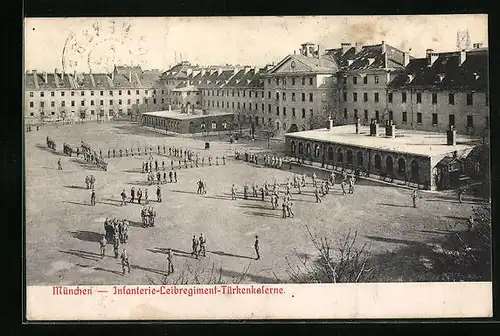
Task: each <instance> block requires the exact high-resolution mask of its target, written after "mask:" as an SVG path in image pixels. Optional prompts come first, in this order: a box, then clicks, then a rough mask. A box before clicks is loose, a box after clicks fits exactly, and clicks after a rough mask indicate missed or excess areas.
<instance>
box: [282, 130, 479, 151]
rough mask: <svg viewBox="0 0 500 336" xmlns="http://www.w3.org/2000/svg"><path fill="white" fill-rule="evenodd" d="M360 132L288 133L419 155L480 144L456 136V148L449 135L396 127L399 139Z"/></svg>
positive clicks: (292, 135)
mask: <svg viewBox="0 0 500 336" xmlns="http://www.w3.org/2000/svg"><path fill="white" fill-rule="evenodd" d="M359 131H360V133H359V134H356V133H355V125H344V126H335V127H333V128H332V129H331V130H328V129H326V128H322V129H315V130H310V131H303V132H295V133H287V134H286V135H285V136H290V137H293V138H299V139H306V140H318V141H328V142H333V143H337V144H343V145H350V146H356V147H364V148H372V149H380V150H383V151H390V152H399V153H409V154H414V155H419V156H428V157H431V156H436V155H444V154H447V153H451V152H453V151H462V150H467V149H472V148H473V147H474V146H475V145H477V140H478V139H477V138H474V137H469V136H465V135H458V134H457V145H456V146H450V145H446V133H435V132H422V131H414V130H403V129H397V128H396V137H395V138H394V139H393V138H388V137H386V136H385V128H384V127H383V126H382V127H380V128H379V134H380V135H379V136H378V137H373V136H370V135H369V134H370V128H369V127H367V126H361V128H360V130H359Z"/></svg>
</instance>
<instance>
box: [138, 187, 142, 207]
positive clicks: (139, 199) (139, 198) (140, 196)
mask: <svg viewBox="0 0 500 336" xmlns="http://www.w3.org/2000/svg"><path fill="white" fill-rule="evenodd" d="M141 199H142V190H141V188H139V190H137V203H139V204H141Z"/></svg>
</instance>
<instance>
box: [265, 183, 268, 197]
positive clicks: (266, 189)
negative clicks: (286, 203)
mask: <svg viewBox="0 0 500 336" xmlns="http://www.w3.org/2000/svg"><path fill="white" fill-rule="evenodd" d="M264 192H265V193H266V196H268V195H269V186H268V184H267V181H266V182H265V183H264Z"/></svg>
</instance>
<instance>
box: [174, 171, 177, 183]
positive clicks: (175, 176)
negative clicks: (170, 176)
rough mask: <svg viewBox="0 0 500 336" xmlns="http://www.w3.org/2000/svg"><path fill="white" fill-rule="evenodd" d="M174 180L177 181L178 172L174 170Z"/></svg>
mask: <svg viewBox="0 0 500 336" xmlns="http://www.w3.org/2000/svg"><path fill="white" fill-rule="evenodd" d="M174 182H175V183H177V172H176V171H174Z"/></svg>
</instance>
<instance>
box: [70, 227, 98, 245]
mask: <svg viewBox="0 0 500 336" xmlns="http://www.w3.org/2000/svg"><path fill="white" fill-rule="evenodd" d="M69 233H70V234H71V236H72V237H73V238H76V239H79V240H83V241H86V242H94V243H98V242H99V241H100V240H101V239H102V235H103V233H97V232H93V231H80V230H78V231H73V232H72V231H69Z"/></svg>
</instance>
